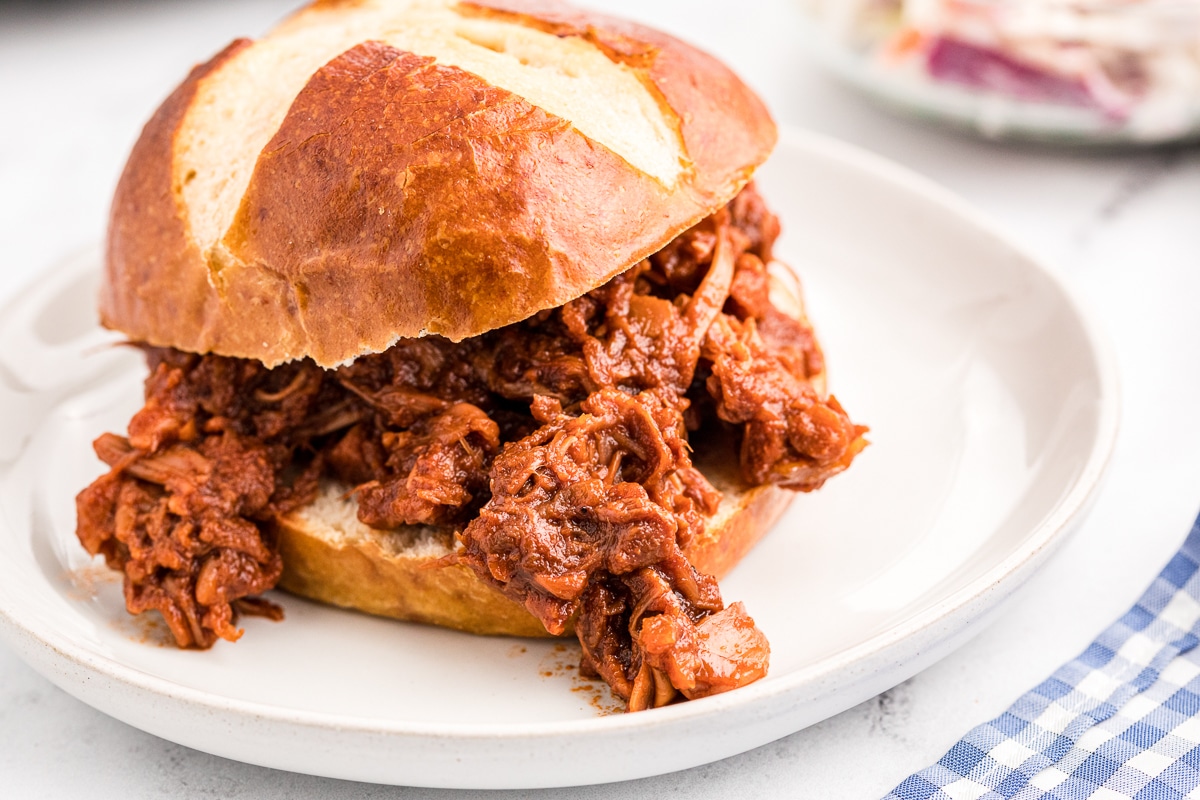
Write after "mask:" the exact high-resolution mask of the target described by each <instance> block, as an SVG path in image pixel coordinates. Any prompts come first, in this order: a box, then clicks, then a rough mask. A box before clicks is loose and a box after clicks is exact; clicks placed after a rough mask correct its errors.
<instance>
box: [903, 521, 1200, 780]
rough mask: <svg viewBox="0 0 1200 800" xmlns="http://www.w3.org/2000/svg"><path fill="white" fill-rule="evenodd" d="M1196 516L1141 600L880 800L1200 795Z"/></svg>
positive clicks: (1199, 542)
mask: <svg viewBox="0 0 1200 800" xmlns="http://www.w3.org/2000/svg"><path fill="white" fill-rule="evenodd" d="M1197 644H1200V519H1197V520H1196V524H1195V525H1193V526H1192V531H1191V533H1190V534H1189V535H1188V538H1187V541H1186V542H1184V544H1183V548H1182V549H1180V551H1179V552H1178V553H1177V554H1176V555H1175V557H1174V558H1172V559H1171V562H1170V563H1169V564H1167V566H1166V568H1164V569H1163V571H1162V573H1161V574H1160V575H1159V576H1158V578H1156V579H1155V581H1154V583H1153V584H1151V586H1150V588H1149V589H1147V590H1146V593H1145V594H1144V595H1142V597H1141V599H1140V600H1138V602H1137V605H1135V606H1134V607H1133V608H1132V609H1130V610H1129V612H1128V613H1126V614H1125V616H1123V617H1121V619H1119V620H1117V622H1116V623H1115V624H1114V625H1113V626H1112V627H1110V628H1109V629H1108V630H1106V631H1104V633H1102V634H1100V638H1098V639H1096V641H1095V642H1093V643H1092V644H1091V646H1089V647H1088V648H1087V650H1085V651H1083V653H1082V654H1081V655H1080V656H1079V657H1078V658H1076V659H1075V660H1074V661H1071V662H1070V663H1068V664H1066V665H1065V666H1063V667H1061V668H1060V669H1059V670H1058V671H1057V672H1055V673H1054V675H1053V676H1052V677H1051V678H1050V679H1049V680H1047V681H1045V682H1044V683H1042V684H1041V685H1040V686H1038V687H1036V688H1035V689H1033V691H1031V692H1029V693H1028V694H1026V695H1025V696H1024V697H1022V698H1021V699H1020V700H1018V701H1017V702H1016V703H1014V704H1013V706H1012V707H1011V708H1010V709H1009V710H1008V711H1006V712H1004V713H1003V714H1001V715H1000V716H999V717H997V718H996V719H994V720H992V721H991V722H988V723H986V724H983V725H980V726H979V727H978V728H975V730H973V731H971V732H970V733H968V734H967V735H966V736H965V737H963V739H962V741H960V742H959V743H958V744H956V745H954V747H952V748H951V749H950V752H948V753H946V755H944V756H943V757H942V759H941V760H940V761H938V762H937V763H936V764H934V765H933V766H932V767H929V768H927V769H925V770H922V771H921V772H918V773H917V774H915V775H912V776H911V777H909V778H908V779H907V780H905V781H904V782H903V783H901V784H900V785H899V786H897V787H896V788H895V789H893V790H892V792H891V794H889V795H888V796H887V797H886V798H884V800H968V798H969V799H970V800H976V798H982V799H983V800H998V798H1013V799H1014V800H1037V798H1054V800H1079V799H1081V798H1093V799H1094V800H1120V799H1121V798H1134V799H1135V800H1174V798H1182V797H1200V789H1197V787H1200V716H1198V714H1200V648H1197V647H1196V645H1197Z"/></svg>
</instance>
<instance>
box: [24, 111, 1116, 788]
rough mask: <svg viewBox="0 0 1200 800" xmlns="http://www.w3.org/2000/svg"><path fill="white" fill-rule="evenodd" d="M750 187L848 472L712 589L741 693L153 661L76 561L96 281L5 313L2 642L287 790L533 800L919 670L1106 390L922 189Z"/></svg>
mask: <svg viewBox="0 0 1200 800" xmlns="http://www.w3.org/2000/svg"><path fill="white" fill-rule="evenodd" d="M760 186H761V189H762V192H763V194H764V195H765V196H766V197H767V198H768V200H769V202H770V203H771V204H772V205H773V207H774V208H775V210H776V211H777V212H778V213H779V215H780V217H781V218H782V220H783V222H784V226H785V235H784V238H783V240H782V241H781V244H780V248H779V250H780V254H781V256H782V257H783V258H785V259H787V260H788V261H790V262H791V263H792V264H793V265H794V266H795V267H796V269H797V271H798V272H799V273H800V274H801V276H802V280H803V281H804V284H805V287H806V291H807V294H808V301H809V309H810V312H811V315H812V317H813V319H814V321H815V323H816V325H817V328H818V332H819V333H820V334H821V336H822V339H823V341H824V344H825V348H826V355H827V357H828V360H829V363H830V365H831V366H830V381H831V384H832V387H833V389H834V391H835V393H836V394H837V395H838V397H839V398H840V399H841V401H842V403H843V404H844V405H845V406H846V407H847V408H848V409H850V411H851V412H852V414H853V416H854V418H855V419H856V420H860V421H862V422H864V423H867V424H869V425H870V426H871V435H870V438H871V440H872V445H871V447H870V448H868V449H867V451H866V452H865V453H864V454H863V455H862V456H861V457H860V458H859V460H858V461H857V462H856V463H855V465H854V467H853V469H851V470H850V471H849V472H848V473H846V474H845V475H843V476H840V477H838V478H836V479H835V480H833V481H831V482H830V483H829V484H828V485H827V486H826V487H825V488H824V489H822V490H821V491H820V492H818V493H816V494H812V495H802V496H799V497H797V498H796V501H795V503H793V505H792V507H791V509H790V510H789V512H788V514H787V515H786V517H785V518H784V519H783V520H782V521H781V522H780V523H779V525H778V526H777V527H776V528H775V529H774V530H773V531H772V532H771V533H770V534H769V535H768V537H767V538H766V539H765V540H764V541H763V542H762V543H761V544H760V545H759V546H758V547H757V548H756V549H755V550H754V552H753V553H751V554H750V556H749V557H748V558H747V559H746V560H745V561H743V562H742V564H741V565H740V566H739V567H738V568H737V569H736V570H735V571H734V573H733V574H732V575H731V576H729V578H728V579H726V580H725V581H723V585H722V589H723V594H724V597H725V598H726V600H727V601H729V602H732V601H735V600H742V601H744V602H745V604H746V607H747V608H748V609H749V611H750V612H751V614H752V615H753V616H754V618H755V619H756V620H757V621H758V623H759V625H760V627H761V628H762V630H763V631H764V632H765V633H766V634H767V636H768V637H769V638H770V640H771V647H772V654H771V656H772V657H771V672H770V675H769V676H768V677H767V678H765V679H764V680H762V681H759V682H758V683H755V684H752V685H750V686H748V687H746V688H743V689H740V690H738V691H734V692H730V693H727V694H724V695H719V696H716V697H710V698H706V699H702V700H697V701H694V702H690V703H683V704H679V705H674V706H670V707H667V708H663V709H658V710H654V711H648V712H643V713H639V714H628V715H627V714H621V713H615V712H616V709H617V704H616V703H615V702H614V701H613V699H612V697H611V696H610V695H608V694H607V692H606V690H604V688H603V687H601V686H598V685H597V684H594V683H590V682H587V681H584V680H582V679H581V678H579V677H578V675H577V673H576V670H575V665H576V664H577V659H578V655H579V654H578V648H577V646H576V645H575V644H573V643H556V642H549V641H530V640H515V639H504V638H487V637H475V636H468V635H464V634H459V633H455V632H451V631H444V630H437V629H432V628H427V627H422V626H418V625H407V624H403V623H397V622H392V621H387V620H381V619H375V618H371V617H367V616H364V615H359V614H355V613H351V612H345V611H338V610H335V609H332V608H326V607H322V606H319V605H315V604H312V603H309V602H305V601H302V600H299V599H296V598H292V597H288V596H286V595H281V596H277V597H275V598H274V599H275V600H277V601H278V602H280V603H281V604H283V605H284V606H285V608H286V611H287V619H286V620H285V621H283V622H281V623H272V622H268V621H265V620H261V619H249V620H247V621H246V623H245V628H246V633H245V636H244V637H243V638H242V640H241V641H239V642H238V643H237V644H229V643H226V642H221V643H219V644H218V645H217V646H216V647H214V648H213V649H212V650H209V651H206V652H190V651H189V652H185V651H180V650H177V649H175V648H174V647H172V646H169V645H166V644H165V636H164V630H163V626H162V625H161V623H160V622H158V621H157V618H155V617H149V616H148V617H146V618H136V619H135V618H131V617H129V616H127V615H126V614H125V612H124V610H123V605H122V599H121V587H120V583H119V581H118V580H117V579H116V578H115V577H114V576H113V575H111V574H110V573H109V572H108V571H107V570H105V569H104V568H103V567H102V566H101V565H100V564H99V563H98V562H95V561H93V560H91V559H89V558H88V557H87V556H86V555H85V554H84V552H83V551H82V549H81V548H80V546H79V544H78V543H77V542H76V540H75V536H74V526H75V510H74V500H73V498H74V495H75V493H76V492H78V491H79V490H80V489H81V488H82V487H84V486H86V485H87V483H88V482H89V481H90V480H91V479H93V478H94V477H95V476H96V475H98V474H99V473H100V472H101V465H100V464H99V462H98V461H97V460H96V459H95V458H94V457H93V455H92V454H91V450H90V447H89V443H90V441H91V440H92V439H93V438H94V437H96V436H97V435H99V434H100V433H101V432H103V431H120V430H123V429H124V427H125V424H126V423H127V421H128V419H129V417H130V415H131V414H132V413H133V412H134V411H135V410H136V409H137V408H138V407H139V406H140V399H141V379H142V376H143V374H144V367H143V366H142V364H141V359H140V357H139V355H138V354H137V353H136V352H134V351H133V350H132V349H130V348H123V347H114V346H112V343H113V342H115V341H116V340H117V337H115V336H113V335H112V334H108V333H104V332H102V331H100V330H99V329H98V328H97V327H96V324H95V323H94V321H93V320H94V313H93V311H92V304H93V298H94V296H95V292H96V286H97V282H98V280H99V275H98V271H99V264H98V256H97V255H96V254H87V255H85V256H83V257H81V258H79V259H77V260H75V261H74V262H72V263H70V264H67V265H65V266H64V267H63V268H62V269H60V270H58V271H56V272H54V273H52V274H50V275H47V276H45V277H44V278H43V279H42V280H40V281H39V282H38V283H37V284H36V286H34V287H32V288H30V289H29V290H28V291H26V292H25V293H24V294H23V295H22V296H21V297H19V298H18V299H17V300H16V301H15V302H13V303H12V304H11V305H10V307H9V308H8V309H7V310H6V311H5V312H4V313H3V314H2V315H0V409H2V410H3V412H4V413H2V414H0V511H2V514H3V516H2V524H0V622H2V624H0V630H2V631H3V633H4V634H5V636H6V637H7V639H8V640H9V641H11V642H12V644H13V646H14V647H15V648H16V649H17V650H18V652H20V653H21V654H22V655H23V657H24V658H25V659H27V660H28V661H29V663H30V664H32V665H33V666H34V667H35V668H36V669H38V670H40V671H41V672H42V673H43V674H45V675H46V676H47V677H49V678H50V679H51V680H52V681H54V682H55V683H57V684H58V685H59V686H61V687H63V688H64V689H66V690H67V691H68V692H70V693H72V694H73V695H75V696H76V697H79V698H80V699H82V700H83V701H84V702H87V703H90V704H91V705H93V706H95V707H96V708H98V709H100V710H102V711H104V712H106V713H108V714H111V715H112V716H114V717H117V718H118V719H121V720H124V721H125V722H128V723H129V724H131V725H134V726H137V727H139V728H142V729H144V730H146V731H149V732H151V733H154V734H157V735H159V736H162V737H165V738H167V739H171V740H174V741H176V742H180V743H182V744H185V745H189V746H191V747H195V748H199V749H201V750H206V751H209V752H212V753H216V754H219V755H222V756H226V757H229V758H234V759H238V760H242V761H249V762H253V763H256V764H262V765H266V766H271V767H277V768H281V769H286V770H293V771H298V772H309V773H314V774H319V775H326V776H332V777H340V778H352V779H358V780H364V781H377V782H387V783H397V784H409V785H423V786H441V787H459V788H475V787H492V788H521V787H526V788H531V787H544V786H555V785H572V784H584V783H598V782H606V781H617V780H624V779H630V778H637V777H642V776H647V775H652V774H656V773H662V772H668V771H672V770H678V769H683V768H686V767H691V766H694V765H697V764H701V763H705V762H709V761H714V760H716V759H720V758H723V757H726V756H730V755H733V754H735V753H738V752H742V751H745V750H748V749H750V748H753V747H756V746H758V745H761V744H764V743H766V742H769V741H771V740H773V739H777V738H779V737H782V736H784V735H786V734H789V733H791V732H793V731H796V730H799V729H800V728H803V727H804V726H806V725H810V724H812V723H814V722H817V721H818V720H821V719H823V718H825V717H828V716H830V715H832V714H834V713H836V712H838V711H841V710H843V709H845V708H849V707H850V706H852V705H854V704H856V703H858V702H860V701H862V700H864V699H866V698H868V697H870V696H872V695H873V694H875V693H878V692H880V691H882V690H884V689H886V688H888V687H890V686H892V685H894V684H896V683H898V682H900V681H902V680H904V679H905V678H907V677H909V676H910V675H912V674H913V673H915V672H917V671H918V670H920V669H921V668H923V667H925V666H927V665H929V664H930V663H932V662H933V661H934V660H936V659H938V658H940V657H942V656H944V655H945V654H947V653H948V652H950V650H951V649H953V648H954V647H956V646H958V645H959V644H961V643H962V642H963V641H964V640H965V639H966V638H967V637H968V636H969V635H971V634H972V633H974V632H975V631H977V630H978V629H979V624H980V622H981V621H983V619H984V618H985V617H986V615H987V614H988V612H989V611H991V610H992V609H994V608H995V607H996V605H997V604H998V603H999V602H1000V601H1001V600H1002V599H1003V598H1004V597H1006V596H1007V595H1008V594H1010V593H1011V592H1012V591H1013V590H1014V589H1016V588H1017V587H1018V586H1019V585H1020V584H1021V583H1022V581H1024V579H1026V578H1027V577H1028V576H1029V575H1030V573H1031V572H1032V571H1033V570H1034V569H1035V568H1036V567H1037V566H1038V565H1039V564H1041V563H1042V562H1043V561H1044V559H1045V558H1046V557H1047V555H1048V554H1049V553H1050V551H1051V550H1052V549H1053V548H1054V547H1055V546H1056V545H1057V544H1059V543H1060V542H1061V541H1062V539H1063V538H1064V536H1065V534H1066V533H1067V532H1068V530H1069V529H1070V528H1071V527H1073V525H1075V524H1076V523H1078V521H1079V520H1080V518H1081V515H1082V512H1083V510H1084V509H1085V507H1086V506H1087V504H1088V501H1089V499H1090V498H1091V496H1092V494H1093V493H1094V491H1095V489H1096V484H1097V481H1098V480H1099V478H1100V475H1101V473H1102V471H1103V469H1104V466H1105V463H1106V461H1107V459H1108V456H1109V453H1110V451H1111V449H1112V445H1113V440H1114V436H1115V431H1116V425H1117V400H1116V387H1115V378H1114V372H1113V368H1112V365H1111V362H1110V360H1109V357H1108V355H1107V353H1106V351H1105V348H1104V347H1103V346H1102V344H1101V341H1100V339H1099V338H1098V337H1097V335H1096V332H1095V330H1094V329H1093V328H1092V327H1091V326H1090V325H1089V323H1088V322H1087V321H1086V319H1085V318H1084V317H1083V316H1082V315H1081V313H1080V311H1079V308H1078V307H1077V305H1076V304H1075V302H1074V301H1072V299H1071V298H1070V296H1069V295H1068V293H1067V292H1066V291H1065V290H1064V288H1063V287H1062V286H1061V285H1060V284H1059V283H1058V281H1057V280H1055V279H1054V278H1053V277H1052V276H1051V275H1050V274H1049V273H1048V272H1047V271H1046V270H1045V269H1043V268H1042V267H1040V266H1039V265H1038V264H1037V263H1036V262H1034V261H1033V260H1032V259H1030V258H1029V257H1028V256H1026V255H1024V254H1023V253H1021V252H1020V251H1019V250H1018V249H1017V248H1015V247H1013V246H1012V245H1011V244H1009V243H1007V242H1005V241H1004V240H1003V239H1002V238H1001V237H1000V236H998V235H996V234H995V233H994V232H993V231H991V230H990V229H989V228H988V227H987V226H986V225H985V224H983V223H981V222H980V221H979V220H978V219H976V218H975V216H974V215H973V214H972V213H971V212H970V211H969V210H968V209H966V208H964V206H963V205H962V204H961V203H959V202H958V201H956V200H955V199H953V198H952V197H950V196H948V195H947V194H946V193H944V192H943V191H941V190H939V189H938V188H936V187H934V186H932V185H930V184H929V183H927V182H926V181H924V180H923V179H920V178H918V177H916V176H914V175H912V174H910V173H908V172H906V171H904V170H902V169H900V168H897V167H894V166H891V165H889V164H887V163H885V162H883V161H881V160H879V159H877V158H874V157H872V156H868V155H865V154H863V153H861V152H858V151H856V150H853V149H850V148H848V147H846V146H843V145H840V144H836V143H833V142H829V141H826V140H823V139H818V138H814V137H811V136H807V135H799V134H793V135H790V136H788V137H786V138H785V139H784V141H783V142H782V143H781V145H780V147H779V149H778V150H777V152H776V153H775V155H774V156H773V157H772V159H771V161H770V163H769V164H768V165H767V166H766V167H764V168H763V170H762V172H761V179H760Z"/></svg>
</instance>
